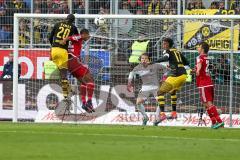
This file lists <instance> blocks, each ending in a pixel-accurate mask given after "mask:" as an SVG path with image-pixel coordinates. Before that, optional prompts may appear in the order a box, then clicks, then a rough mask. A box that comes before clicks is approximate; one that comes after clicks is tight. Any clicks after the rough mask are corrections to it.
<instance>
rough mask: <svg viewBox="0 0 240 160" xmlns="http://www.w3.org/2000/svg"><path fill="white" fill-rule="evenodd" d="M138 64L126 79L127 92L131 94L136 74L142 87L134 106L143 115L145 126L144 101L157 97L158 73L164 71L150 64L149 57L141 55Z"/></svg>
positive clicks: (144, 54) (160, 66)
mask: <svg viewBox="0 0 240 160" xmlns="http://www.w3.org/2000/svg"><path fill="white" fill-rule="evenodd" d="M139 59H140V64H138V65H137V66H136V67H134V68H133V70H132V71H131V72H130V74H129V77H128V85H127V90H128V91H129V92H133V85H132V79H133V77H134V75H136V74H138V75H139V76H140V77H141V79H142V87H141V90H140V92H139V94H138V97H137V100H136V104H137V108H138V110H139V111H140V112H141V114H142V115H143V123H142V125H146V124H147V122H148V120H149V118H148V116H147V114H146V112H145V108H144V105H143V103H144V101H145V100H146V99H147V98H148V97H149V96H150V95H154V97H156V96H157V90H158V87H159V78H158V75H159V71H160V70H163V69H165V67H164V66H163V65H162V64H158V63H156V64H150V60H149V55H148V54H147V53H143V54H142V55H141V56H140V57H139Z"/></svg>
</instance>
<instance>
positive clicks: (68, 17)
mask: <svg viewBox="0 0 240 160" xmlns="http://www.w3.org/2000/svg"><path fill="white" fill-rule="evenodd" d="M67 21H68V22H69V23H73V22H74V21H75V16H74V14H69V15H68V16H67Z"/></svg>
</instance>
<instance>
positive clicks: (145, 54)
mask: <svg viewBox="0 0 240 160" xmlns="http://www.w3.org/2000/svg"><path fill="white" fill-rule="evenodd" d="M142 56H147V57H148V58H149V54H147V53H143V54H141V56H140V57H142Z"/></svg>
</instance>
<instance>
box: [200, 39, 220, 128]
mask: <svg viewBox="0 0 240 160" xmlns="http://www.w3.org/2000/svg"><path fill="white" fill-rule="evenodd" d="M208 51H209V45H208V43H206V42H201V43H200V45H199V47H198V53H199V56H198V57H197V59H196V83H197V87H198V89H199V94H200V98H201V101H202V103H203V105H204V106H205V107H206V110H207V113H208V115H209V117H210V119H211V121H212V126H211V127H212V128H213V129H218V128H220V127H224V122H223V121H222V120H221V118H220V117H219V114H218V111H217V107H216V106H215V105H214V104H213V99H214V85H213V82H212V78H211V76H210V73H209V68H208V66H209V59H208Z"/></svg>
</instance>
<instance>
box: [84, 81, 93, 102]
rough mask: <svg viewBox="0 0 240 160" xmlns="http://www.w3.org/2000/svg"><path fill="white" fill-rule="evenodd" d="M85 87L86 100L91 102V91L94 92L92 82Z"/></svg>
mask: <svg viewBox="0 0 240 160" xmlns="http://www.w3.org/2000/svg"><path fill="white" fill-rule="evenodd" d="M86 87H87V96H88V100H92V96H93V91H94V83H93V82H91V83H87V85H86Z"/></svg>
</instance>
